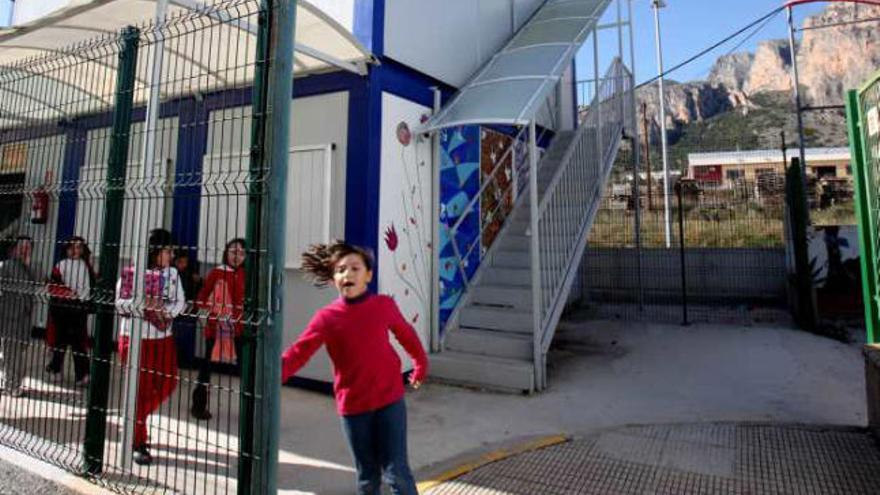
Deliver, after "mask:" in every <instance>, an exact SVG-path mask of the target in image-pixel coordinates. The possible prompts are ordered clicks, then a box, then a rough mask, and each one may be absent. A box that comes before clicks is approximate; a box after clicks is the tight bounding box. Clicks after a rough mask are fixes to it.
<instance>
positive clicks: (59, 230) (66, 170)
mask: <svg viewBox="0 0 880 495" xmlns="http://www.w3.org/2000/svg"><path fill="white" fill-rule="evenodd" d="M85 160H86V130H85V129H79V128H70V129H68V130H67V132H66V141H65V144H64V162H63V163H62V165H61V182H60V184H61V187H60V190H59V193H58V223H57V227H56V229H55V246H56V248H55V252H54V255H53V260H54V263H57V262H58V261H59V260H61V257H62V256H63V255H64V250H63V249H58V246H60V243H61V242H64V241H66V240H67V239H70V238H71V237H72V236H74V235H76V234H77V233H76V232H74V229H75V228H76V201H77V199H78V197H79V173H80V170H81V169H82V166H83V163H84V162H85Z"/></svg>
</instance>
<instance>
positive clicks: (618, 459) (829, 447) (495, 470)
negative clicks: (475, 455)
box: [423, 424, 880, 495]
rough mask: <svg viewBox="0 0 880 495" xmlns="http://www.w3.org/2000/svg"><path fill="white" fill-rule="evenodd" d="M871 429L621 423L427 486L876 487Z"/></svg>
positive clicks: (623, 491)
mask: <svg viewBox="0 0 880 495" xmlns="http://www.w3.org/2000/svg"><path fill="white" fill-rule="evenodd" d="M878 473H880V450H878V448H877V445H876V444H875V441H874V439H873V437H871V436H870V435H869V434H867V433H866V432H865V431H863V430H861V429H856V428H845V427H828V428H825V427H818V426H778V425H761V424H739V425H738V424H700V425H669V426H637V427H625V428H619V429H612V430H609V431H604V432H600V433H596V434H593V435H589V436H586V437H583V438H576V439H573V440H571V441H568V442H565V443H561V444H558V445H554V446H550V447H546V448H543V449H540V450H536V451H533V452H528V453H524V454H520V455H517V456H514V457H510V458H507V459H505V460H501V461H498V462H494V463H491V464H488V465H486V466H484V467H482V468H478V469H476V470H474V471H472V472H470V473H468V474H465V475H464V476H461V477H460V478H457V479H455V480H452V481H449V482H446V483H442V484H440V485H437V486H435V487H433V488H431V489H429V490H427V491H426V492H423V493H424V494H425V495H458V494H462V495H463V494H468V495H533V494H543V495H556V494H559V495H562V494H603V495H610V494H620V495H627V494H633V495H635V494H638V495H642V494H670V495H672V494H675V495H690V494H693V495H703V494H719V495H723V494H731V495H733V494H795V493H796V494H805V495H806V494H816V495H819V494H822V495H826V494H841V495H844V494H846V495H856V494H875V493H880V474H878Z"/></svg>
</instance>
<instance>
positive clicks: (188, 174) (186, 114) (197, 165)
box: [171, 100, 208, 262]
mask: <svg viewBox="0 0 880 495" xmlns="http://www.w3.org/2000/svg"><path fill="white" fill-rule="evenodd" d="M178 118H179V122H180V128H179V131H178V132H179V134H178V139H177V164H176V168H175V173H174V215H173V217H172V220H171V232H172V234H173V235H174V238H175V239H176V240H177V243H178V244H179V245H181V246H185V247H186V249H187V250H188V251H189V258H190V260H191V261H192V262H196V261H197V260H198V250H197V249H196V246H197V245H198V240H199V213H200V207H201V191H202V187H201V183H202V165H203V162H204V156H205V151H206V148H207V143H208V110H207V108H206V107H205V105H204V104H203V103H200V102H197V101H195V100H190V101H188V102H186V103H184V104H181V106H180V113H179V117H178Z"/></svg>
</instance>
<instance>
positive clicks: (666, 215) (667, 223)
mask: <svg viewBox="0 0 880 495" xmlns="http://www.w3.org/2000/svg"><path fill="white" fill-rule="evenodd" d="M651 6H652V7H653V8H654V34H655V37H656V38H655V39H656V45H657V71H658V78H657V82H658V84H657V87H658V91H659V92H660V149H661V153H662V159H663V224H664V225H663V227H664V231H665V233H666V247H667V248H668V247H670V246H672V224H671V222H672V218H671V216H670V209H669V158H668V157H667V154H666V97H665V94H664V91H663V46H662V44H661V43H660V9H661V8H663V7H666V2H665V1H664V0H651Z"/></svg>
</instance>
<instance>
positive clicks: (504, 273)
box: [482, 267, 532, 285]
mask: <svg viewBox="0 0 880 495" xmlns="http://www.w3.org/2000/svg"><path fill="white" fill-rule="evenodd" d="M482 281H483V283H486V284H490V285H500V284H510V285H529V284H530V283H532V271H531V270H530V269H528V268H501V267H492V269H491V270H488V271H487V272H486V273H485V274H484V275H483V280H482Z"/></svg>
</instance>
